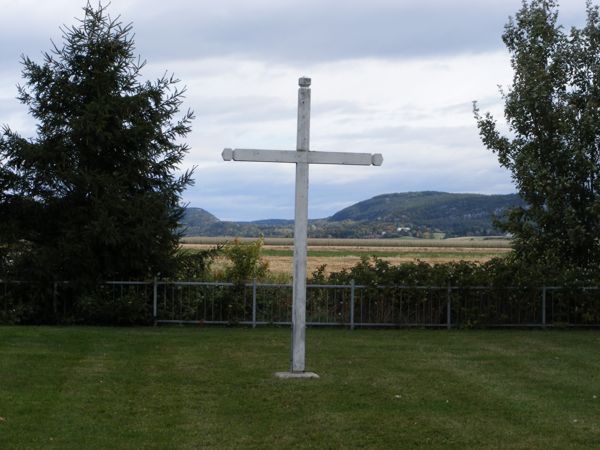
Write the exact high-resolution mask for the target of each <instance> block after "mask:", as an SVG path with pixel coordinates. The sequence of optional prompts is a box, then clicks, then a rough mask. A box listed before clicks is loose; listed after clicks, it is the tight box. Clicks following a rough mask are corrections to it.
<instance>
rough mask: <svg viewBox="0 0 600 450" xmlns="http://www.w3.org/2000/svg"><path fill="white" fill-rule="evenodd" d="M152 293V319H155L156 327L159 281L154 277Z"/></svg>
mask: <svg viewBox="0 0 600 450" xmlns="http://www.w3.org/2000/svg"><path fill="white" fill-rule="evenodd" d="M153 288H154V289H153V292H152V317H154V325H156V317H157V313H158V311H157V310H158V279H157V278H156V277H154V283H153Z"/></svg>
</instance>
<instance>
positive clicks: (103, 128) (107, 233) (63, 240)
mask: <svg viewBox="0 0 600 450" xmlns="http://www.w3.org/2000/svg"><path fill="white" fill-rule="evenodd" d="M63 40H64V42H63V45H62V47H59V46H57V45H54V46H53V49H52V50H51V51H50V52H48V53H45V54H44V58H43V62H42V63H41V64H38V63H36V62H34V61H32V60H31V59H29V58H28V57H24V58H23V61H22V62H23V78H24V79H25V80H26V81H25V84H24V85H23V86H20V87H19V88H18V93H19V95H18V99H19V100H20V101H21V102H22V103H23V104H25V105H27V107H28V109H29V113H30V114H31V116H32V117H33V118H34V119H35V120H36V121H37V136H36V137H35V138H31V139H26V138H23V137H21V136H20V135H19V134H18V133H16V132H14V131H13V130H11V129H10V128H9V127H8V126H4V128H3V130H2V132H1V134H0V162H1V163H0V177H1V178H0V242H1V244H2V245H1V246H0V247H1V248H2V251H3V253H4V255H3V261H4V263H5V265H6V264H7V261H9V262H10V264H11V265H12V268H13V269H14V270H15V271H16V272H17V273H16V276H19V277H21V278H22V277H30V278H34V279H59V280H72V281H80V282H93V281H96V280H98V279H115V278H125V279H128V278H141V277H148V276H151V275H155V274H157V273H159V272H160V273H161V274H162V275H165V276H168V275H169V274H172V273H174V271H175V269H176V263H177V258H176V253H177V246H178V240H179V234H178V231H177V229H178V228H177V227H178V221H179V219H180V218H181V216H182V213H183V208H182V207H181V206H180V195H181V193H182V191H183V190H184V189H185V187H186V186H187V185H189V184H190V183H191V175H192V171H193V170H191V171H185V172H183V173H182V174H179V175H178V174H177V168H178V166H179V165H180V163H181V162H182V159H183V157H184V156H185V154H186V152H187V151H188V147H187V146H186V145H185V144H182V143H181V139H182V138H184V137H185V136H186V135H187V134H188V133H189V131H190V122H191V120H192V119H193V114H192V112H190V111H187V112H184V113H183V114H181V117H179V118H177V116H178V115H179V110H180V106H181V104H182V98H183V94H184V91H185V89H178V87H177V85H178V80H176V79H174V78H173V77H168V76H166V75H165V76H163V77H162V78H160V79H158V80H156V81H154V82H150V81H140V77H141V73H140V72H141V69H142V68H143V67H144V64H145V62H142V61H140V60H139V58H138V57H136V56H135V55H134V42H133V34H132V27H131V25H130V24H129V25H123V23H122V22H121V21H120V20H119V19H118V18H117V19H112V18H111V17H110V16H109V15H108V13H107V11H106V8H105V7H104V6H102V5H98V6H97V7H92V6H91V5H90V4H89V3H88V4H87V6H86V7H85V8H84V17H83V19H82V20H80V21H79V23H78V24H77V25H76V26H72V27H65V28H63ZM7 255H8V256H7Z"/></svg>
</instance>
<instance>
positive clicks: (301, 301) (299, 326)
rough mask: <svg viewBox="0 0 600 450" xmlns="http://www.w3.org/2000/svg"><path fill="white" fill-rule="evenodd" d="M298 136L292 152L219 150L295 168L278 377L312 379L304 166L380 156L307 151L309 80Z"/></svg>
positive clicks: (375, 160) (226, 155)
mask: <svg viewBox="0 0 600 450" xmlns="http://www.w3.org/2000/svg"><path fill="white" fill-rule="evenodd" d="M298 84H299V85H300V88H299V89H298V135H297V140H296V150H295V151H294V150H255V149H241V148H238V149H230V148H226V149H225V150H223V153H222V156H223V159H224V160H225V161H231V160H234V161H252V162H277V163H295V164H296V206H295V215H294V281H293V293H292V295H293V300H292V352H291V370H290V372H280V373H279V374H278V375H279V376H285V375H286V374H287V375H288V376H286V378H287V377H296V376H304V375H307V376H316V375H315V374H312V373H305V372H304V369H305V356H306V346H305V330H306V242H307V228H308V165H309V164H343V165H359V166H370V165H374V166H380V165H381V164H382V163H383V157H382V156H381V154H379V153H376V154H370V153H341V152H315V151H310V150H309V141H310V78H304V77H303V78H300V80H299V81H298Z"/></svg>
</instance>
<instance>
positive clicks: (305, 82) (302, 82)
mask: <svg viewBox="0 0 600 450" xmlns="http://www.w3.org/2000/svg"><path fill="white" fill-rule="evenodd" d="M298 84H299V85H300V87H310V78H307V77H301V78H300V79H299V80H298Z"/></svg>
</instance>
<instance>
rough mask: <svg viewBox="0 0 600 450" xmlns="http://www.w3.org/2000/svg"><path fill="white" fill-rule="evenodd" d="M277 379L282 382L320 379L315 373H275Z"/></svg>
mask: <svg viewBox="0 0 600 450" xmlns="http://www.w3.org/2000/svg"><path fill="white" fill-rule="evenodd" d="M275 378H280V379H282V380H293V379H308V378H320V377H319V375H317V374H316V373H314V372H275Z"/></svg>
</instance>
